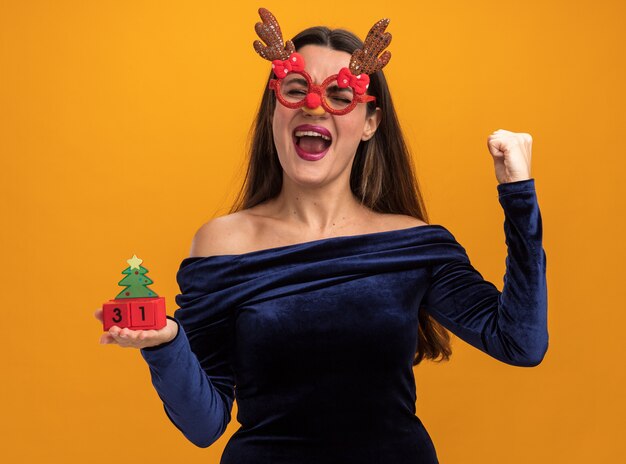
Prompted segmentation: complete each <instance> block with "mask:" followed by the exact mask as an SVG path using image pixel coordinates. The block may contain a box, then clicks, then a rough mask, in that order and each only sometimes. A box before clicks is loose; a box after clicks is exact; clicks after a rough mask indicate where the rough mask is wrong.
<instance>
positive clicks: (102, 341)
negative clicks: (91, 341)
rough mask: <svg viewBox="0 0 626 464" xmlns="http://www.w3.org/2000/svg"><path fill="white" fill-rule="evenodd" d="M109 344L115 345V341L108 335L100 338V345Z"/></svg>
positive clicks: (105, 334)
mask: <svg viewBox="0 0 626 464" xmlns="http://www.w3.org/2000/svg"><path fill="white" fill-rule="evenodd" d="M111 343H115V339H114V338H113V336H112V335H111V334H110V333H108V332H107V333H104V334H102V335H101V336H100V344H101V345H110V344H111Z"/></svg>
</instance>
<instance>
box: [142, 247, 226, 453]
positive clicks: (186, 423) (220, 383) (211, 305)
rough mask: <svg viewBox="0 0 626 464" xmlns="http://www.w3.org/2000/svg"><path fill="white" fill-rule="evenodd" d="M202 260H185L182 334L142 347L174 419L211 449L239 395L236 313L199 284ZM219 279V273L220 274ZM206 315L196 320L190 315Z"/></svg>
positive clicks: (177, 313) (180, 281) (178, 316)
mask: <svg viewBox="0 0 626 464" xmlns="http://www.w3.org/2000/svg"><path fill="white" fill-rule="evenodd" d="M194 261H196V258H187V259H185V260H183V264H181V269H180V270H179V272H178V274H177V280H178V284H179V286H180V289H181V292H182V293H180V294H178V295H176V303H177V305H178V306H179V309H178V310H176V311H175V313H174V316H175V317H174V318H172V317H169V316H168V319H173V320H175V321H176V322H177V323H178V333H177V335H176V337H175V338H174V339H173V340H171V341H170V342H168V343H166V344H162V345H158V346H155V347H150V348H143V349H141V354H142V356H143V358H144V359H145V360H146V362H147V363H148V365H149V368H150V373H151V377H152V384H153V385H154V388H155V389H156V391H157V393H158V395H159V397H160V398H161V400H162V401H163V406H164V409H165V412H166V414H167V416H168V417H169V419H170V420H171V421H172V423H174V425H176V427H177V428H178V429H179V430H180V431H181V432H182V433H183V435H184V436H185V437H187V439H188V440H189V441H191V442H192V443H193V444H195V445H196V446H199V447H202V448H206V447H208V446H210V445H211V444H212V443H214V442H215V441H216V440H217V439H218V438H219V437H220V436H221V435H222V434H223V433H224V431H225V430H226V427H227V425H228V423H229V422H230V420H231V411H232V406H233V401H234V397H235V393H234V383H235V380H234V373H233V370H232V364H231V352H232V345H233V338H232V337H231V335H230V334H231V331H232V314H231V312H230V311H228V302H227V300H226V299H221V298H220V295H219V292H215V293H207V292H204V291H203V290H202V289H200V288H198V286H196V285H195V282H196V279H194V278H193V275H190V273H193V272H194V270H192V269H193V267H189V268H188V269H190V271H187V270H186V269H184V268H185V267H186V266H187V265H188V264H191V263H193V262H194ZM216 278H218V275H217V273H216ZM197 313H201V314H202V318H200V319H198V318H195V319H192V318H190V317H188V315H195V314H197Z"/></svg>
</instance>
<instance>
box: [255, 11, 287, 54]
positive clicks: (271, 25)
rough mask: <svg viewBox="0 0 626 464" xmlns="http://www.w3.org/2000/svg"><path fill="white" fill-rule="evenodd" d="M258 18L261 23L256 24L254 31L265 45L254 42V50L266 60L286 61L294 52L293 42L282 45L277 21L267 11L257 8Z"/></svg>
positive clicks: (281, 35)
mask: <svg viewBox="0 0 626 464" xmlns="http://www.w3.org/2000/svg"><path fill="white" fill-rule="evenodd" d="M259 16H261V19H262V20H263V22H262V23H261V22H258V23H256V24H255V25H254V29H255V30H256V33H257V35H258V36H259V37H260V38H261V39H262V40H263V42H265V44H266V45H264V44H263V43H262V42H261V41H260V40H255V41H254V43H253V46H254V49H255V50H256V52H257V53H258V54H259V55H261V56H262V57H263V58H265V59H266V60H269V61H273V60H286V59H287V58H289V55H291V54H292V53H293V52H295V51H296V47H295V46H294V45H293V42H292V41H291V40H288V41H287V43H285V44H283V34H282V32H280V26H279V25H278V21H276V18H275V17H274V15H273V14H272V13H270V12H269V10H266V9H265V8H259Z"/></svg>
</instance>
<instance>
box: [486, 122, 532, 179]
mask: <svg viewBox="0 0 626 464" xmlns="http://www.w3.org/2000/svg"><path fill="white" fill-rule="evenodd" d="M532 144H533V138H532V137H531V135H530V134H526V133H524V132H519V133H517V132H511V131H507V130H504V129H498V130H497V131H495V132H494V133H493V134H491V135H490V136H489V137H488V139H487V147H488V148H489V152H490V153H491V156H493V163H494V166H495V168H496V178H497V179H498V183H500V184H504V183H507V182H516V181H519V180H527V179H530V178H531V176H530V158H531V152H532Z"/></svg>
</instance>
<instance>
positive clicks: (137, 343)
mask: <svg viewBox="0 0 626 464" xmlns="http://www.w3.org/2000/svg"><path fill="white" fill-rule="evenodd" d="M94 316H95V318H96V319H98V320H99V321H100V322H102V308H98V309H96V311H95V312H94ZM166 321H167V322H166V325H165V327H163V328H162V329H159V330H130V329H128V328H127V327H124V328H123V329H120V328H119V327H118V326H116V325H114V326H113V327H111V328H110V329H109V331H108V332H105V333H103V334H102V335H101V336H100V343H101V344H104V345H107V344H112V343H116V344H118V345H119V346H121V347H122V348H148V347H150V346H157V345H161V344H163V343H167V342H169V341H170V340H173V339H174V337H176V334H178V324H177V323H176V322H175V321H173V320H171V319H167V320H166Z"/></svg>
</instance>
